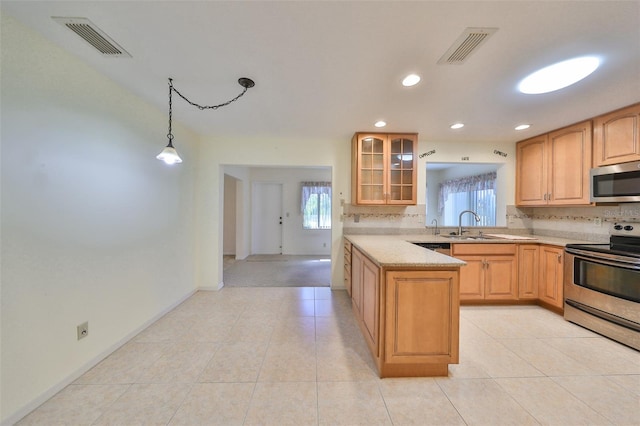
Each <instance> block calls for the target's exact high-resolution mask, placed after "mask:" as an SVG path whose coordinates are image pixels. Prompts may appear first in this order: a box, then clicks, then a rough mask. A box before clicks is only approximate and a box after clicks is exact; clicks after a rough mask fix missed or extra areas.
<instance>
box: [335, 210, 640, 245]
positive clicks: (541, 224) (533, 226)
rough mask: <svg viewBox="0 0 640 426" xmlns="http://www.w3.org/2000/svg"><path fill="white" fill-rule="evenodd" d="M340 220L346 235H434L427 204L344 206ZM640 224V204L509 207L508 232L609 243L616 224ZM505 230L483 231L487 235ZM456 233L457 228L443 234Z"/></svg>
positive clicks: (447, 229) (449, 229) (446, 230)
mask: <svg viewBox="0 0 640 426" xmlns="http://www.w3.org/2000/svg"><path fill="white" fill-rule="evenodd" d="M341 219H342V221H343V223H344V233H345V234H362V233H376V234H414V233H418V234H419V233H432V232H433V231H434V226H433V225H431V224H427V226H425V221H426V215H425V206H424V204H418V205H415V206H355V205H352V204H344V206H343V211H342V215H341ZM622 221H624V222H639V223H640V203H625V204H619V205H607V206H586V207H516V206H507V227H506V229H508V231H509V233H514V234H534V235H545V236H554V237H562V238H570V239H579V240H585V241H594V242H606V241H608V236H609V229H610V227H611V225H612V224H614V223H616V222H622ZM494 229H496V230H502V231H504V230H505V228H491V229H487V228H483V231H484V232H487V231H493V230H494ZM453 230H455V228H454V227H447V228H444V229H442V232H450V231H453Z"/></svg>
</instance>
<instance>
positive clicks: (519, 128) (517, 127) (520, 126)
mask: <svg viewBox="0 0 640 426" xmlns="http://www.w3.org/2000/svg"><path fill="white" fill-rule="evenodd" d="M529 127H531V125H530V124H521V125H519V126H516V130H526V129H528V128H529Z"/></svg>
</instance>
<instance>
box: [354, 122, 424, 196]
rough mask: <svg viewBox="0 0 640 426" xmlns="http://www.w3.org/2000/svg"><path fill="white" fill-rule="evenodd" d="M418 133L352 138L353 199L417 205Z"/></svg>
mask: <svg viewBox="0 0 640 426" xmlns="http://www.w3.org/2000/svg"><path fill="white" fill-rule="evenodd" d="M417 145H418V134H417V133H403V134H399V133H356V134H355V135H354V136H353V140H352V156H351V158H352V163H353V164H352V179H351V180H352V195H351V196H352V202H353V203H354V204H360V205H393V204H395V205H415V204H416V194H417V187H416V181H417V167H416V166H417V158H416V151H417Z"/></svg>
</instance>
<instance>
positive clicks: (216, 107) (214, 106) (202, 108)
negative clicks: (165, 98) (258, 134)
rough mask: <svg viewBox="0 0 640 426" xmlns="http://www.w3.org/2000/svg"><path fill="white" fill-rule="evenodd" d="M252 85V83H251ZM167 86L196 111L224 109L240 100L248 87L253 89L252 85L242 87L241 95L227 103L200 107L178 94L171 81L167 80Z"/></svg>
mask: <svg viewBox="0 0 640 426" xmlns="http://www.w3.org/2000/svg"><path fill="white" fill-rule="evenodd" d="M252 83H253V82H252ZM241 84H242V83H241ZM169 85H170V87H171V89H173V91H174V92H176V93H177V94H178V95H179V96H180V97H181V98H182V99H184V100H185V101H186V102H187V103H188V104H190V105H193V106H194V107H197V108H198V109H200V110H204V109H218V108H222V107H224V106H227V105H229V104H230V103H232V102H235V101H237V100H238V99H240V98H241V97H242V95H244V94H245V93H247V90H248V89H249V87H253V84H251V85H250V86H249V85H243V87H244V90H243V91H242V93H240V94H239V95H238V96H236V97H235V98H233V99H231V100H229V101H227V102H224V103H222V104H219V105H200V104H197V103H195V102H193V101H190V100H189V99H187V97H186V96H184V95H183V94H182V93H180V92H179V91H178V89H176V88H175V87H173V84H172V79H169Z"/></svg>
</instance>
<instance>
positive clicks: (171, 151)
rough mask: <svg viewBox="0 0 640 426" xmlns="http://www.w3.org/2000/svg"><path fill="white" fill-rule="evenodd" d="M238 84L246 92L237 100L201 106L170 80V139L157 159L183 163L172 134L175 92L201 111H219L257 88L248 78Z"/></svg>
mask: <svg viewBox="0 0 640 426" xmlns="http://www.w3.org/2000/svg"><path fill="white" fill-rule="evenodd" d="M238 84H239V85H240V86H242V87H244V90H243V91H242V93H240V94H239V95H238V96H236V97H235V98H233V99H231V100H229V101H227V102H225V103H222V104H219V105H199V104H197V103H195V102H192V101H190V100H189V99H187V98H186V96H184V95H183V94H182V93H180V92H179V91H177V90H176V88H175V87H173V79H172V78H169V133H167V138H168V139H169V143H168V144H167V146H166V147H165V148H164V149H163V150H162V152H161V153H160V154H158V155H157V156H156V158H157V159H158V160H162V161H164V162H165V163H167V164H176V163H182V158H180V156H179V155H178V153H177V152H176V149H175V148H174V146H173V133H172V132H171V119H172V118H173V110H172V107H173V103H172V99H171V95H172V93H173V92H176V93H177V94H178V95H179V96H180V97H181V98H182V99H184V100H185V101H186V102H187V103H188V104H189V105H193V106H195V107H197V108H199V109H200V110H203V109H218V108H221V107H223V106H227V105H229V104H230V103H231V102H235V101H237V100H238V99H240V98H241V97H242V95H244V94H245V93H246V92H247V90H248V89H249V88H251V87H253V86H255V83H254V82H253V80H251V79H250V78H247V77H241V78H239V79H238Z"/></svg>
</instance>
